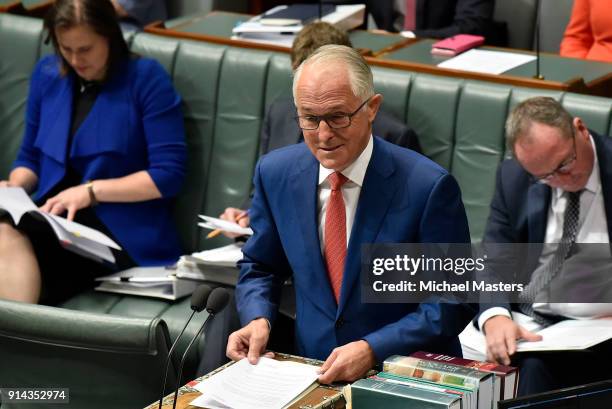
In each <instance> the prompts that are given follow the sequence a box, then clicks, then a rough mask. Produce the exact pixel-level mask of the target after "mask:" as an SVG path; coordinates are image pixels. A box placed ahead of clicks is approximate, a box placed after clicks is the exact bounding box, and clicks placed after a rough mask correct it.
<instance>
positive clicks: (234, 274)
mask: <svg viewBox="0 0 612 409" xmlns="http://www.w3.org/2000/svg"><path fill="white" fill-rule="evenodd" d="M240 259H242V243H232V244H228V245H227V246H223V247H218V248H216V249H212V250H204V251H200V252H197V253H193V254H191V255H185V256H181V258H180V259H179V261H178V263H177V269H176V275H177V277H179V278H188V279H191V280H199V281H209V282H213V283H219V284H227V285H236V282H237V281H238V268H237V267H236V263H238V261H239V260H240Z"/></svg>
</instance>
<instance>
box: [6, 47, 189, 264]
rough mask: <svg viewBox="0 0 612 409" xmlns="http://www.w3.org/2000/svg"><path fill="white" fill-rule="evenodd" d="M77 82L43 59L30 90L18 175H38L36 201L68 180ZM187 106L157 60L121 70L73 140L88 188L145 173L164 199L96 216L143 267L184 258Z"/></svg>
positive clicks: (100, 209)
mask: <svg viewBox="0 0 612 409" xmlns="http://www.w3.org/2000/svg"><path fill="white" fill-rule="evenodd" d="M73 81H74V79H73V78H72V76H71V75H65V76H62V75H60V73H59V60H58V57H56V56H48V57H45V58H43V59H42V60H41V61H40V62H39V63H38V65H37V66H36V68H35V70H34V73H33V74H32V80H31V83H30V93H29V96H28V103H27V113H26V128H25V135H24V139H23V143H22V146H21V149H20V151H19V154H18V156H17V160H16V161H15V163H14V167H18V166H24V167H27V168H29V169H31V170H32V171H33V172H34V173H36V174H37V175H38V178H39V180H38V191H37V193H36V199H40V198H42V197H44V196H45V195H46V194H47V193H48V192H49V191H50V190H51V189H52V188H53V187H54V186H55V185H56V184H57V183H58V182H60V181H61V180H62V179H63V177H64V175H65V174H66V167H67V158H66V152H67V146H66V145H67V143H68V136H69V132H70V124H71V118H72V99H73ZM180 103H181V102H180V98H179V96H178V95H177V94H176V92H175V91H174V88H173V87H172V84H171V82H170V79H169V77H168V75H167V74H166V72H165V71H164V70H163V68H162V67H161V66H160V65H159V63H157V62H155V61H154V60H150V59H145V58H138V59H131V60H129V61H126V62H125V63H123V65H122V66H120V67H117V70H115V74H114V75H111V76H110V78H109V79H108V81H107V82H106V83H104V84H103V86H102V89H101V91H100V93H99V95H98V97H97V99H96V102H95V104H94V106H93V107H92V109H91V111H90V112H89V114H88V115H87V117H86V118H85V120H84V121H83V123H82V124H81V126H80V127H79V129H78V130H77V132H76V133H75V135H74V141H73V143H72V147H71V149H70V152H69V159H68V161H69V162H70V164H71V165H72V166H73V167H74V168H75V169H76V170H77V171H78V172H79V173H80V174H81V175H82V176H83V181H87V180H95V179H110V178H118V177H122V176H126V175H129V174H131V173H134V172H138V171H141V170H146V171H147V172H148V173H149V175H150V176H151V178H152V179H153V181H154V183H155V185H156V186H157V188H158V189H159V191H160V192H161V194H162V198H161V199H157V200H149V201H145V202H137V203H101V204H100V205H99V206H96V207H95V208H94V209H95V212H96V215H97V216H98V217H99V218H100V220H101V221H102V222H103V223H104V224H105V225H106V226H107V227H108V229H109V230H110V231H111V232H112V233H113V235H114V236H115V238H116V239H117V240H118V241H119V244H120V245H121V246H122V247H123V248H124V249H125V250H126V251H127V252H128V254H129V255H130V256H131V257H132V259H133V260H134V261H135V262H136V263H138V264H140V265H154V264H165V263H172V262H175V261H176V259H177V258H178V257H179V256H180V254H181V249H180V246H179V241H178V234H177V232H176V229H175V227H174V223H173V221H172V216H171V210H172V200H169V199H170V198H172V197H173V196H176V194H177V193H178V192H179V190H180V187H181V185H182V182H183V179H184V174H185V156H186V155H185V141H184V130H183V119H182V115H181V109H180Z"/></svg>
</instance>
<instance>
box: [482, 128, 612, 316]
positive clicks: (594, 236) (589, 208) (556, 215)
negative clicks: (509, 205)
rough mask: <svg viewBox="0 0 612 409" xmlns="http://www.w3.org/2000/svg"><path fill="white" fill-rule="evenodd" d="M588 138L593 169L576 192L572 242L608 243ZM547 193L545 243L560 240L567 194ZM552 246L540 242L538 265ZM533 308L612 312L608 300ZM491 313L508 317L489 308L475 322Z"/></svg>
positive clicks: (593, 313)
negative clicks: (577, 211)
mask: <svg viewBox="0 0 612 409" xmlns="http://www.w3.org/2000/svg"><path fill="white" fill-rule="evenodd" d="M590 139H591V146H592V147H593V154H594V161H593V170H592V171H591V175H590V176H589V179H588V181H587V184H586V186H585V188H584V190H583V191H582V193H581V194H580V222H579V223H580V228H579V230H578V235H577V236H576V243H609V242H610V239H609V237H608V223H607V219H606V209H605V206H604V201H603V192H602V189H601V177H600V175H599V162H598V160H597V148H596V147H595V141H593V137H592V136H591V137H590ZM551 195H552V196H551V201H550V207H549V208H548V217H547V221H546V235H545V236H544V237H545V238H544V243H546V244H550V243H559V242H560V241H561V237H562V236H563V218H564V213H565V208H566V206H567V197H568V194H567V192H565V191H564V190H563V189H560V188H553V189H552V192H551ZM555 250H556V247H555V246H544V251H543V252H542V254H541V255H540V259H539V265H542V264H544V263H547V262H549V261H550V259H551V258H552V257H553V255H554V252H555ZM533 309H534V311H538V312H543V313H546V314H553V315H561V316H565V317H569V318H595V317H598V316H602V315H610V314H612V304H603V303H592V304H583V303H534V304H533ZM495 315H505V316H507V317H510V314H509V313H508V310H506V309H505V308H502V307H493V308H489V309H488V310H486V311H485V312H483V313H482V314H481V315H480V317H479V318H478V326H479V327H480V328H482V327H483V325H484V323H485V321H486V320H488V319H489V318H491V317H493V316H495Z"/></svg>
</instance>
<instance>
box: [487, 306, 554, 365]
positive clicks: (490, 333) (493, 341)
mask: <svg viewBox="0 0 612 409" xmlns="http://www.w3.org/2000/svg"><path fill="white" fill-rule="evenodd" d="M483 332H484V334H485V338H486V342H487V361H490V362H497V363H499V364H503V365H510V356H511V355H514V353H515V352H516V340H517V339H524V340H526V341H540V340H541V339H542V336H541V335H538V334H536V333H534V332H531V331H527V330H526V329H525V328H523V327H521V326H520V325H518V324H517V323H516V322H514V321H513V320H512V319H511V318H509V317H507V316H505V315H496V316H493V317H491V318H489V319H488V320H486V321H485V323H484V325H483Z"/></svg>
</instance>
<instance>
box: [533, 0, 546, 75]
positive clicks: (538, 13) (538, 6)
mask: <svg viewBox="0 0 612 409" xmlns="http://www.w3.org/2000/svg"><path fill="white" fill-rule="evenodd" d="M541 15H542V10H541V4H540V0H538V1H537V2H536V25H535V46H536V74H535V75H534V76H533V78H535V79H537V80H543V79H544V76H543V75H542V73H541V72H540V16H541Z"/></svg>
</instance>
